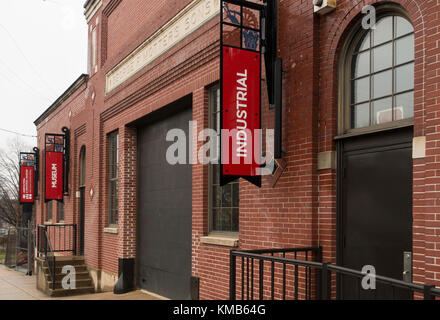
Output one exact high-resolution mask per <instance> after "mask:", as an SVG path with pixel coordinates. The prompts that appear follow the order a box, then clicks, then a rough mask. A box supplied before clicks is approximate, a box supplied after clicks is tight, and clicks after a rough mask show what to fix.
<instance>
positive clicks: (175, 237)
mask: <svg viewBox="0 0 440 320" xmlns="http://www.w3.org/2000/svg"><path fill="white" fill-rule="evenodd" d="M174 112H175V113H173V114H171V115H167V116H166V118H162V119H161V120H156V121H155V122H153V123H149V124H148V125H146V126H145V127H143V128H142V129H140V130H139V141H138V146H139V158H138V159H139V213H138V284H139V286H140V287H141V288H143V289H145V290H147V291H150V292H153V293H156V294H159V295H162V296H165V297H167V298H170V299H190V298H191V296H190V279H191V230H192V229H191V221H192V220H191V214H192V170H191V165H189V164H186V165H183V164H178V165H170V164H168V162H167V160H166V153H167V149H168V147H169V146H170V145H171V144H172V142H167V141H166V136H167V132H168V130H170V129H181V130H183V131H184V132H185V134H186V137H187V141H188V131H189V129H188V125H189V121H191V119H192V110H191V109H186V110H184V111H174ZM176 112H177V113H176ZM187 150H188V148H187ZM187 154H188V152H187Z"/></svg>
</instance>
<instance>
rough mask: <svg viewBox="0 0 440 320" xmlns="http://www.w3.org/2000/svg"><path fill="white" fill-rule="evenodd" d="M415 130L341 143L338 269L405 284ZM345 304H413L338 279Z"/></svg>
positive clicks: (387, 290)
mask: <svg viewBox="0 0 440 320" xmlns="http://www.w3.org/2000/svg"><path fill="white" fill-rule="evenodd" d="M412 137H413V128H412V127H408V128H404V129H396V130H391V131H387V132H379V133H374V134H368V135H364V136H358V137H354V138H348V139H345V140H343V141H339V157H340V158H339V170H338V180H339V194H338V196H339V201H338V202H339V209H338V212H339V214H338V236H339V241H338V264H340V265H342V266H344V267H347V268H351V269H355V270H362V269H363V268H364V267H365V266H373V267H374V268H375V271H376V274H377V275H381V276H386V277H390V278H394V279H399V280H402V279H403V272H404V253H406V252H411V251H412V179H413V177H412V173H413V169H412ZM338 281H339V285H338V288H340V290H339V292H338V295H339V297H340V298H342V299H358V298H361V299H369V298H379V299H391V298H393V297H394V298H396V297H397V298H401V299H407V298H410V294H409V292H404V291H399V290H394V291H393V290H392V288H390V287H384V286H381V285H377V289H376V290H364V289H363V288H362V287H361V286H360V283H359V281H354V280H353V279H348V278H344V277H343V276H342V277H341V278H340V279H338Z"/></svg>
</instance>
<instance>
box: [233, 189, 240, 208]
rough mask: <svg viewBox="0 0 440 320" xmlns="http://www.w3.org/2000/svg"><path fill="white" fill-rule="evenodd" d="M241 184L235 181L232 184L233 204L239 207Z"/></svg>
mask: <svg viewBox="0 0 440 320" xmlns="http://www.w3.org/2000/svg"><path fill="white" fill-rule="evenodd" d="M238 186H239V184H238V183H234V184H233V185H232V206H233V207H236V208H238V206H239V201H238V199H239V196H240V190H239V187H238Z"/></svg>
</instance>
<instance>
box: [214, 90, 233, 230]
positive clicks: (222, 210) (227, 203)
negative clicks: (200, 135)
mask: <svg viewBox="0 0 440 320" xmlns="http://www.w3.org/2000/svg"><path fill="white" fill-rule="evenodd" d="M210 94H211V95H212V96H211V99H210V103H211V105H210V107H209V109H210V113H209V114H210V119H209V123H210V124H211V126H212V128H214V129H219V128H220V116H219V113H218V112H219V108H220V107H219V105H220V100H219V90H218V88H213V89H212V90H211V93H210ZM219 147H220V143H217V148H219ZM209 171H210V175H211V178H210V186H209V188H210V192H209V197H210V199H209V204H210V205H209V208H210V212H209V214H210V216H209V221H210V224H211V230H210V231H219V232H237V231H238V211H239V208H238V206H239V184H238V183H237V182H232V183H229V184H227V185H225V186H223V187H221V186H220V185H219V184H220V166H219V165H216V164H210V170H209Z"/></svg>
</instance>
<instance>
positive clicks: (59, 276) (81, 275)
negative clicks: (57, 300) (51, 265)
mask: <svg viewBox="0 0 440 320" xmlns="http://www.w3.org/2000/svg"><path fill="white" fill-rule="evenodd" d="M45 275H46V277H47V276H49V273H45ZM65 276H66V274H64V273H57V274H55V281H61V280H63V279H64V277H65ZM75 276H76V279H77V280H85V279H91V277H90V274H89V273H88V272H87V271H83V272H78V271H77V272H76V275H75ZM48 279H50V278H48Z"/></svg>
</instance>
